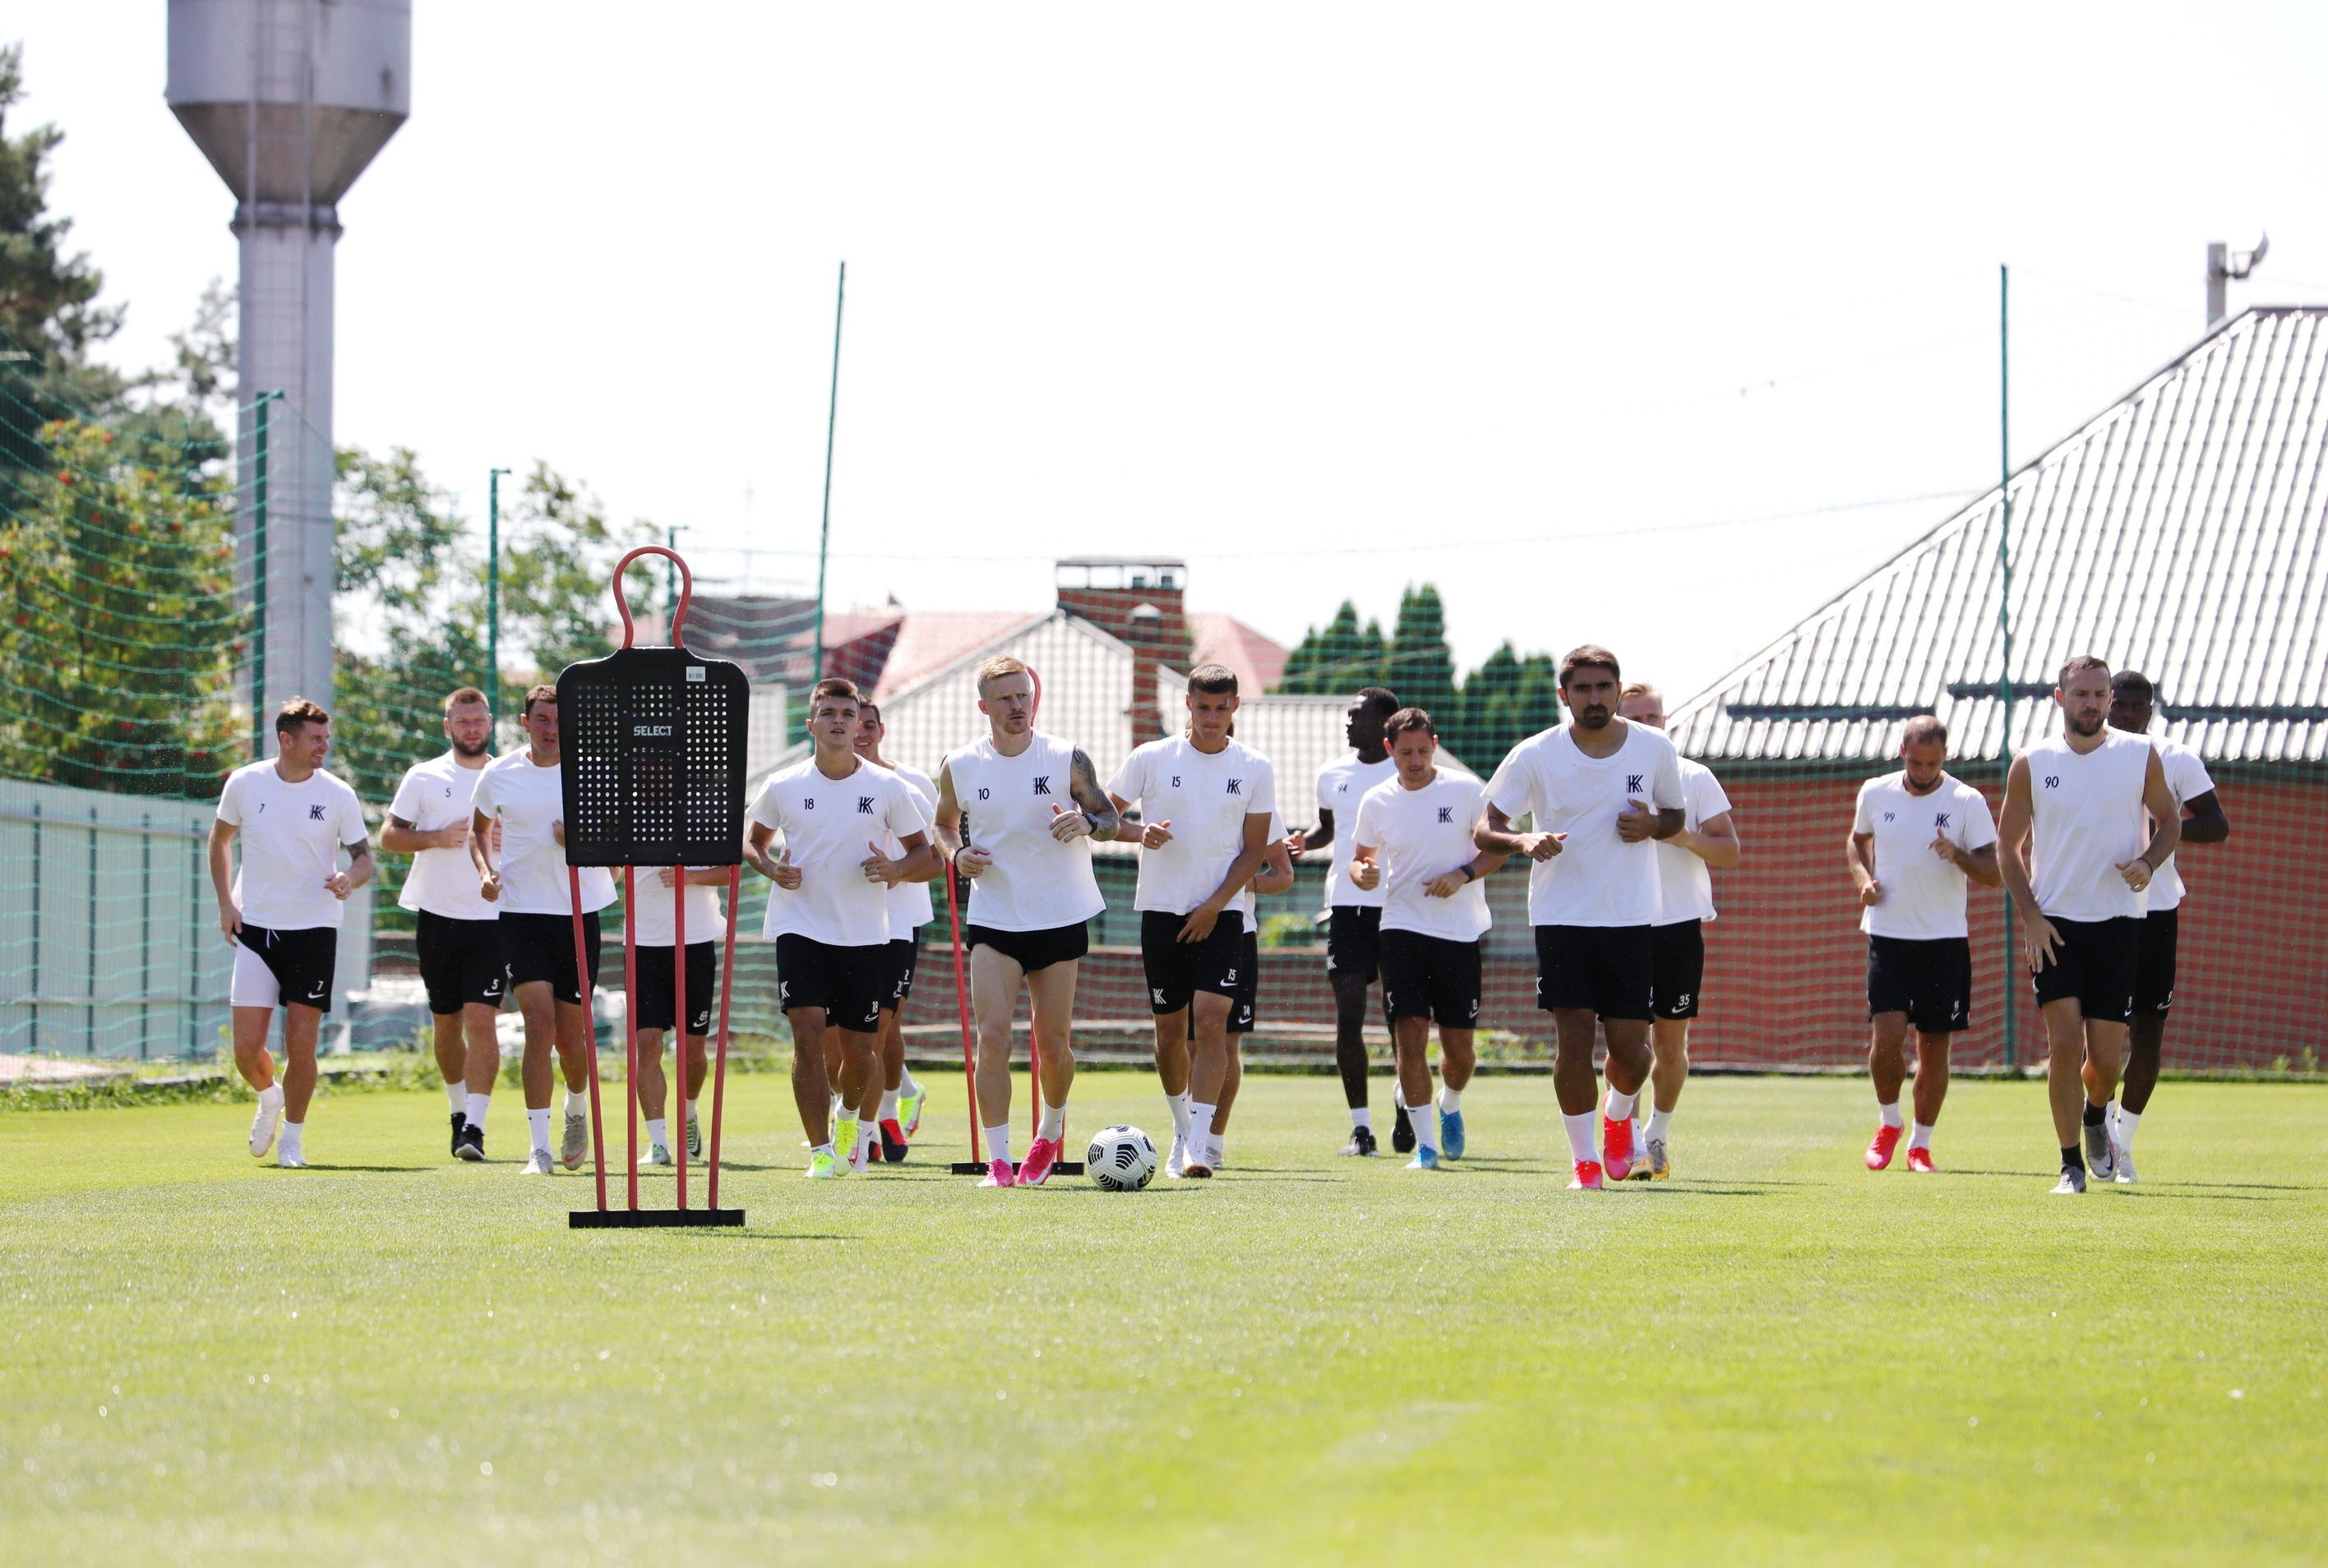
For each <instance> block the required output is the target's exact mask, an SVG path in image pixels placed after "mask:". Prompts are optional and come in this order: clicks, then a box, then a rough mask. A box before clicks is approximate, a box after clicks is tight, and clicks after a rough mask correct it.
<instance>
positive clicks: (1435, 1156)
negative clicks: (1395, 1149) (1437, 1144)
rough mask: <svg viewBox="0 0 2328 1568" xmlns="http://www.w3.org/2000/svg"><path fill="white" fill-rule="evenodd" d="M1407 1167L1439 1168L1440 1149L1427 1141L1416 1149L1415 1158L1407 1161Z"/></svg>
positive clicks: (1418, 1169)
mask: <svg viewBox="0 0 2328 1568" xmlns="http://www.w3.org/2000/svg"><path fill="white" fill-rule="evenodd" d="M1406 1168H1407V1169H1408V1170H1410V1171H1436V1170H1438V1169H1439V1151H1438V1150H1436V1149H1434V1148H1432V1147H1431V1146H1430V1145H1429V1144H1427V1143H1426V1144H1423V1145H1422V1146H1421V1147H1419V1148H1417V1149H1416V1150H1415V1151H1414V1158H1413V1159H1412V1160H1409V1161H1408V1162H1406Z"/></svg>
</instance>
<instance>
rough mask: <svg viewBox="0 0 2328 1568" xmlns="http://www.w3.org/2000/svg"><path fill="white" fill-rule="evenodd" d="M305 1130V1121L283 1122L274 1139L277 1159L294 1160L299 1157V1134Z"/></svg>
mask: <svg viewBox="0 0 2328 1568" xmlns="http://www.w3.org/2000/svg"><path fill="white" fill-rule="evenodd" d="M306 1130H307V1124H306V1123H305V1122H286V1123H284V1124H283V1131H282V1132H281V1134H278V1135H277V1139H276V1143H275V1157H276V1158H277V1159H278V1160H296V1159H297V1158H298V1157H299V1135H300V1134H302V1133H305V1131H306Z"/></svg>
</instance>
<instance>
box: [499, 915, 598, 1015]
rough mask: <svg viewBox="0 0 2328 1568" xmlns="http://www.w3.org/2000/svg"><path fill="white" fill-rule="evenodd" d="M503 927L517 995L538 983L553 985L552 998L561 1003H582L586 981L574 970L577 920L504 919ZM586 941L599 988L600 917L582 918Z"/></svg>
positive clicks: (556, 917)
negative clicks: (545, 981)
mask: <svg viewBox="0 0 2328 1568" xmlns="http://www.w3.org/2000/svg"><path fill="white" fill-rule="evenodd" d="M495 923H496V924H497V925H499V926H500V927H501V936H502V966H503V967H504V969H505V970H506V971H507V973H508V975H509V988H510V990H511V991H512V993H513V992H515V991H516V990H517V988H518V987H519V986H521V985H531V984H532V983H533V982H534V981H536V980H547V981H549V991H550V994H551V995H553V996H555V997H557V998H558V1000H559V1001H560V1002H572V1003H579V1002H580V1001H581V1000H582V980H581V976H580V975H579V974H578V973H577V971H576V969H575V967H574V917H573V916H571V915H521V914H517V913H514V912H512V913H510V914H505V915H503V916H502V918H501V919H499V920H498V921H496V922H495ZM582 940H583V944H584V946H586V947H588V948H589V950H590V984H591V985H594V986H595V985H597V984H598V913H597V911H596V910H592V911H591V912H590V913H588V914H587V915H585V916H583V917H582Z"/></svg>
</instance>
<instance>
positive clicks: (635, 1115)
mask: <svg viewBox="0 0 2328 1568" xmlns="http://www.w3.org/2000/svg"><path fill="white" fill-rule="evenodd" d="M637 879H638V868H637V867H636V866H629V865H626V866H624V868H623V1136H624V1140H625V1148H626V1150H627V1152H628V1154H629V1157H630V1175H629V1182H630V1186H629V1189H628V1191H629V1196H630V1206H631V1207H632V1208H633V1209H636V1208H637V1207H638V1206H639V1011H638V1008H637V1006H636V1005H635V1002H636V999H637V997H638V994H639V945H638V942H637V940H636V938H637V935H638V927H637V924H636V922H635V921H634V919H633V918H632V917H633V914H634V911H635V910H637V909H638V907H639V906H638V901H637V897H636V895H637V892H638V880H637Z"/></svg>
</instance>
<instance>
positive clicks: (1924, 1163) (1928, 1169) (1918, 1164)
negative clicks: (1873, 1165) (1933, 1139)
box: [1871, 1149, 1939, 1176]
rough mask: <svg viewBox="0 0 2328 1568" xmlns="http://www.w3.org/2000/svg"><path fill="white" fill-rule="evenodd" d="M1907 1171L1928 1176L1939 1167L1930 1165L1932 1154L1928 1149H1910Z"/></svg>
mask: <svg viewBox="0 0 2328 1568" xmlns="http://www.w3.org/2000/svg"><path fill="white" fill-rule="evenodd" d="M1871 1158H1872V1156H1871ZM1908 1169H1909V1170H1910V1171H1915V1172H1916V1173H1917V1174H1919V1175H1922V1176H1929V1175H1930V1174H1931V1173H1932V1172H1933V1171H1937V1170H1938V1169H1939V1167H1938V1166H1937V1165H1935V1164H1933V1163H1932V1152H1931V1151H1930V1150H1929V1149H1910V1150H1909V1151H1908Z"/></svg>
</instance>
